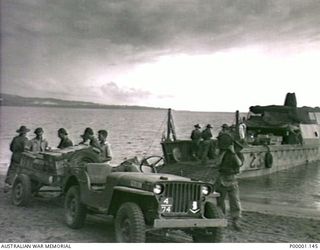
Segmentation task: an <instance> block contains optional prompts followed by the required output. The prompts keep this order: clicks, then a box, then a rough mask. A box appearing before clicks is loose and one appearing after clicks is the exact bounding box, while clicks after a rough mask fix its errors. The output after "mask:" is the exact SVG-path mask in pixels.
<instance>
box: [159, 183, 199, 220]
mask: <svg viewBox="0 0 320 250" xmlns="http://www.w3.org/2000/svg"><path fill="white" fill-rule="evenodd" d="M200 190H201V184H199V183H183V182H182V183H165V185H164V196H165V197H171V198H172V202H173V204H172V210H171V213H170V214H171V215H175V214H187V213H188V211H189V209H190V203H192V201H200ZM166 215H169V214H166Z"/></svg>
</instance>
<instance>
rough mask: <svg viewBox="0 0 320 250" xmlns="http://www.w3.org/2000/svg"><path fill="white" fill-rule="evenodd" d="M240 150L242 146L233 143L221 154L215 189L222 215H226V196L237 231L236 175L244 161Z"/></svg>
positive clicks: (238, 226) (238, 207)
mask: <svg viewBox="0 0 320 250" xmlns="http://www.w3.org/2000/svg"><path fill="white" fill-rule="evenodd" d="M242 149H243V147H242V145H241V144H240V143H238V142H237V141H234V143H233V144H231V145H229V147H228V149H227V150H225V151H224V152H223V153H222V155H221V163H220V166H219V178H218V181H217V188H216V191H217V192H218V193H220V197H218V206H219V207H220V208H221V210H222V212H223V213H224V214H225V213H226V207H225V198H226V196H227V195H228V198H229V203H230V214H231V218H232V224H233V227H234V228H235V229H236V230H237V231H241V227H240V225H239V220H240V218H241V204H240V197H239V186H238V181H237V179H236V175H237V174H238V173H239V169H240V167H241V166H242V164H243V161H244V157H243V154H242V153H241V152H240V151H241V150H242Z"/></svg>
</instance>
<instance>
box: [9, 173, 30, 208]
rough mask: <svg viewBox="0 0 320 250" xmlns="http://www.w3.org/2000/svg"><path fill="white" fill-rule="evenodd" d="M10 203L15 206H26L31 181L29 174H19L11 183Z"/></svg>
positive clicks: (28, 200)
mask: <svg viewBox="0 0 320 250" xmlns="http://www.w3.org/2000/svg"><path fill="white" fill-rule="evenodd" d="M11 200H12V203H13V204H14V205H16V206H27V205H28V204H29V202H30V200H31V181H30V178H29V176H27V175H25V174H20V175H18V176H17V178H16V179H15V181H14V183H13V187H12V193H11Z"/></svg>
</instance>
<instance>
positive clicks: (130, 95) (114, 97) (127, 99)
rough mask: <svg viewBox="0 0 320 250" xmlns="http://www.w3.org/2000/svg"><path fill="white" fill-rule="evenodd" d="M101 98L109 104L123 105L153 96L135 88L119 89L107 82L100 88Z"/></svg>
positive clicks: (112, 83) (114, 84)
mask: <svg viewBox="0 0 320 250" xmlns="http://www.w3.org/2000/svg"><path fill="white" fill-rule="evenodd" d="M100 90H101V92H102V95H103V97H105V98H106V99H107V100H108V102H109V103H115V104H125V103H130V104H131V103H134V102H136V101H139V100H141V99H148V98H150V97H152V96H153V94H152V93H150V92H148V91H145V90H141V89H135V88H125V87H119V86H118V85H117V84H116V83H114V82H109V83H106V84H104V85H102V86H101V87H100Z"/></svg>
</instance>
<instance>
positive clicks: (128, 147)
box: [0, 106, 320, 217]
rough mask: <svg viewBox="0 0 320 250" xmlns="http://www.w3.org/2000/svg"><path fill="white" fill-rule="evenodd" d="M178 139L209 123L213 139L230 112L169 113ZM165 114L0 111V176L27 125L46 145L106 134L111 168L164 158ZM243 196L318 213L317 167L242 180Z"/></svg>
mask: <svg viewBox="0 0 320 250" xmlns="http://www.w3.org/2000/svg"><path fill="white" fill-rule="evenodd" d="M173 117H174V124H175V128H176V134H177V138H178V139H188V138H189V137H190V133H191V130H192V129H193V126H194V125H195V124H197V123H199V124H200V125H202V127H204V126H206V125H207V124H211V125H212V127H213V129H212V131H213V136H214V137H216V136H217V135H218V133H219V131H220V128H221V124H223V123H227V124H231V123H234V120H235V116H234V113H226V112H191V111H173ZM166 122H167V110H163V109H131V108H122V109H81V108H77V109H74V108H56V107H52V108H47V107H7V106H0V174H5V173H6V171H7V168H8V165H9V162H10V157H11V152H10V150H9V144H10V142H11V140H12V138H13V137H14V136H16V135H17V133H16V130H17V129H18V128H19V127H20V126H21V125H25V126H27V127H28V128H29V129H31V131H30V132H29V133H28V137H29V138H30V139H31V138H33V137H34V133H33V131H34V130H35V129H36V128H37V127H42V128H43V129H44V137H45V139H46V140H47V141H48V142H49V146H50V147H52V148H56V147H57V145H58V143H59V138H58V136H57V130H58V129H59V128H61V127H64V128H66V129H67V131H68V133H69V138H70V139H71V140H72V141H73V142H74V144H77V143H79V142H80V141H81V137H80V135H81V134H82V133H83V131H84V129H85V128H86V127H91V128H92V129H93V130H94V131H98V130H100V129H106V130H107V131H108V133H109V135H108V141H109V143H110V144H111V148H112V153H113V160H112V164H115V165H117V164H119V163H121V162H122V161H124V160H126V159H129V158H132V157H135V156H137V157H139V158H142V157H145V156H150V155H162V153H161V147H160V141H161V138H162V137H163V136H164V135H165V132H166ZM240 192H241V197H242V198H243V199H245V200H249V201H252V202H257V203H260V204H276V205H280V206H284V207H285V206H293V207H298V208H299V207H300V208H308V209H314V210H316V211H319V217H320V165H319V164H310V165H305V166H302V167H297V168H291V169H289V170H284V171H282V172H278V173H274V174H272V175H268V176H263V177H257V178H254V179H247V180H241V181H240Z"/></svg>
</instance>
